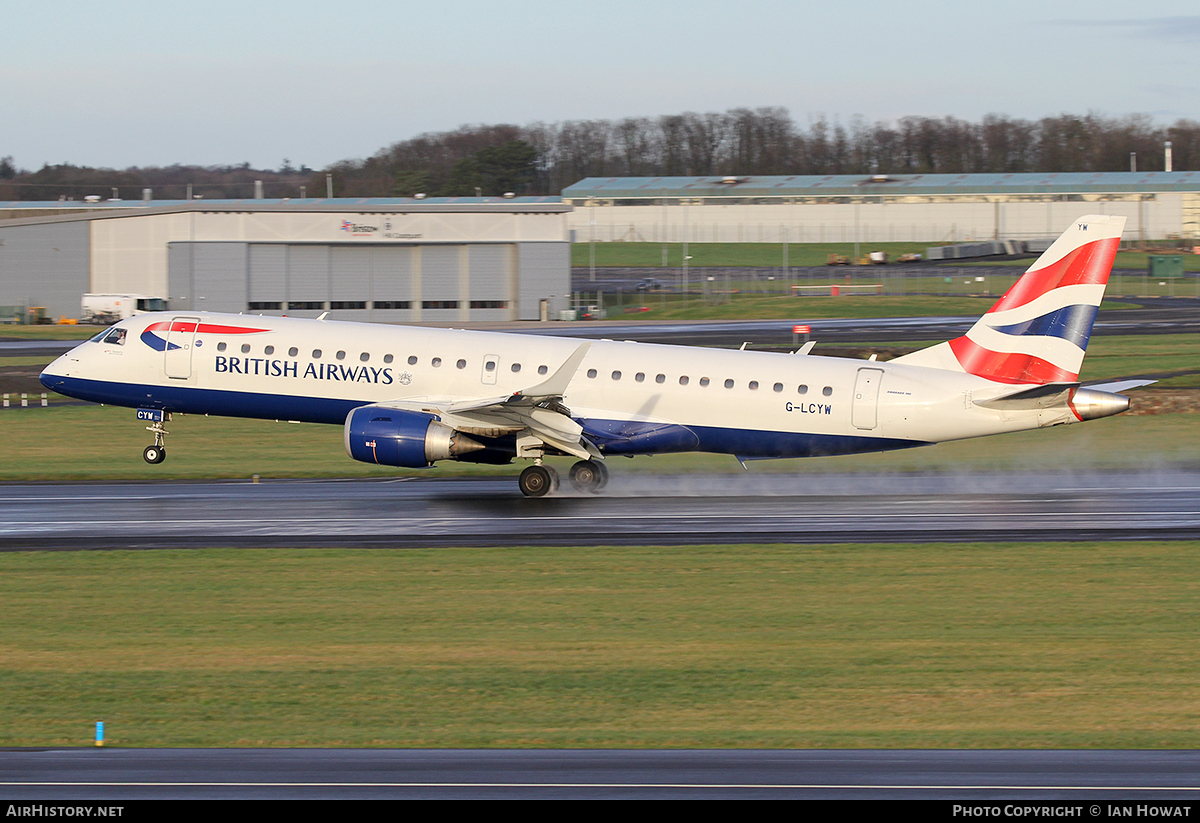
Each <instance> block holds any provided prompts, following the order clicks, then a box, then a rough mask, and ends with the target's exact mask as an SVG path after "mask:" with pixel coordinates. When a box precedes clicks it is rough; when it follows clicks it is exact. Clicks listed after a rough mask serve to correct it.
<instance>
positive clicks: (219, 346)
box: [217, 340, 226, 351]
mask: <svg viewBox="0 0 1200 823" xmlns="http://www.w3.org/2000/svg"><path fill="white" fill-rule="evenodd" d="M225 349H226V346H225V341H223V340H222V341H221V342H220V343H218V344H217V351H225Z"/></svg>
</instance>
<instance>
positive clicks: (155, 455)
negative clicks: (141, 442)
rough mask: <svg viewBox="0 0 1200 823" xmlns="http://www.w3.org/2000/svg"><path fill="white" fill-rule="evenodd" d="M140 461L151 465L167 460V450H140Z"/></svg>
mask: <svg viewBox="0 0 1200 823" xmlns="http://www.w3.org/2000/svg"><path fill="white" fill-rule="evenodd" d="M142 459H143V460H145V461H146V462H147V463H150V464H152V465H154V464H158V463H161V462H163V461H164V460H166V459H167V450H166V449H165V448H163V447H162V446H147V447H146V448H145V449H143V450H142Z"/></svg>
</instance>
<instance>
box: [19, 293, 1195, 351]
mask: <svg viewBox="0 0 1200 823" xmlns="http://www.w3.org/2000/svg"><path fill="white" fill-rule="evenodd" d="M1008 285H1011V283H1009V284H1008ZM1006 288H1007V285H1006V286H1005V287H1004V288H1001V289H999V290H998V291H997V292H996V293H993V294H991V295H969V294H962V295H947V296H937V295H929V294H912V295H889V294H882V295H846V296H842V297H829V296H827V295H822V296H819V297H818V296H812V295H809V296H805V297H789V296H786V295H768V296H761V295H756V294H734V295H727V296H724V297H722V298H721V300H720V301H719V302H718V301H716V300H710V301H705V300H704V299H703V298H701V296H700V295H698V294H697V295H692V296H691V297H690V298H688V299H684V298H682V297H680V296H679V295H676V294H650V295H638V296H636V298H635V297H634V296H633V295H625V296H624V299H623V304H621V305H618V304H617V303H616V302H615V301H616V300H617V295H614V294H605V302H606V304H607V305H608V317H609V319H610V320H615V319H619V320H629V321H645V322H657V321H662V320H821V319H828V318H861V319H868V318H878V317H954V316H963V317H979V316H982V315H983V314H984V313H985V312H987V310H988V309H990V308H991V307H992V305H993V304H994V303H995V302H996V301H997V300H998V299H999V294H1000V293H1003V291H1004V290H1005V289H1006ZM1100 308H1101V310H1109V309H1118V308H1120V309H1124V308H1136V305H1135V304H1132V303H1128V302H1120V301H1110V300H1106V301H1104V303H1103V304H1102V305H1101V307H1100ZM1198 308H1200V307H1198ZM630 309H636V310H632V311H631V310H630ZM643 309H644V310H643ZM0 362H3V361H0Z"/></svg>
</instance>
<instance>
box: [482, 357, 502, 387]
mask: <svg viewBox="0 0 1200 823" xmlns="http://www.w3.org/2000/svg"><path fill="white" fill-rule="evenodd" d="M498 371H500V355H498V354H485V355H484V356H483V371H482V372H480V375H479V379H480V380H482V381H483V382H484V383H487V384H488V385H494V384H495V383H496V372H498Z"/></svg>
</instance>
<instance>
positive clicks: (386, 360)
mask: <svg viewBox="0 0 1200 823" xmlns="http://www.w3.org/2000/svg"><path fill="white" fill-rule="evenodd" d="M394 359H395V358H394V357H392V356H391V355H390V354H385V355H384V356H383V362H384V363H391V362H392V361H393V360H394Z"/></svg>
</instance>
